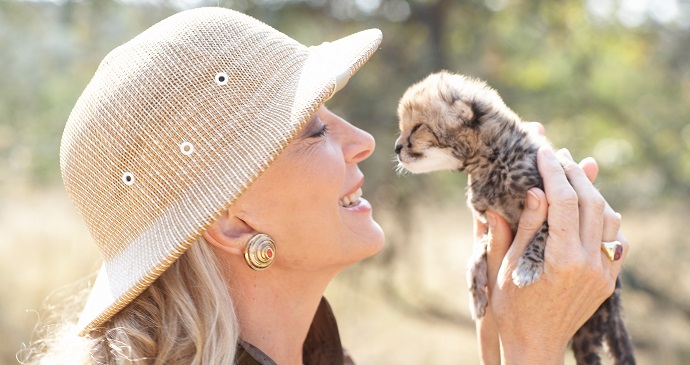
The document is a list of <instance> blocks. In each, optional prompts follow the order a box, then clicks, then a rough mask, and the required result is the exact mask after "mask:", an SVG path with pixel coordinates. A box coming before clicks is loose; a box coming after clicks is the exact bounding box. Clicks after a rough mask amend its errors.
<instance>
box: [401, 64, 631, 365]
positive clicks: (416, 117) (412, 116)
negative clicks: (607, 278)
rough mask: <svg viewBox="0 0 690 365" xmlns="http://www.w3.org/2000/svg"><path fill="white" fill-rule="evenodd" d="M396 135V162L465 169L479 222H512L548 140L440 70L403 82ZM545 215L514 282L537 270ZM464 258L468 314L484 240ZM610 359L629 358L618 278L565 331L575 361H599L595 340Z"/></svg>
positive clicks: (482, 281)
mask: <svg viewBox="0 0 690 365" xmlns="http://www.w3.org/2000/svg"><path fill="white" fill-rule="evenodd" d="M398 117H399V119H400V137H398V139H397V141H396V143H395V153H396V155H397V156H398V161H399V162H400V164H399V168H400V169H406V170H409V171H411V172H413V173H426V172H432V171H437V170H457V171H465V172H467V174H468V175H469V177H470V183H469V187H468V194H467V195H468V205H469V207H470V209H472V210H473V213H474V214H475V216H476V217H478V218H479V219H480V220H482V221H484V222H486V216H485V213H486V210H487V209H493V210H494V211H496V212H497V213H499V214H500V215H501V216H503V217H505V219H506V220H507V222H508V224H509V225H510V227H511V229H512V230H513V232H515V231H516V230H517V225H518V220H519V218H520V213H521V212H522V209H523V208H524V203H525V202H524V199H525V196H526V194H527V191H528V190H529V189H530V188H532V187H538V188H541V189H544V186H543V182H542V179H541V176H540V175H539V171H538V170H537V150H538V149H539V147H540V146H542V145H544V144H546V143H548V142H547V141H546V140H545V139H544V138H543V137H538V136H535V135H532V134H530V133H528V132H527V130H526V129H525V128H524V127H523V125H522V122H521V120H520V118H519V117H518V116H517V115H516V114H515V113H514V112H513V111H512V110H510V109H509V108H508V107H507V106H506V105H505V104H504V103H503V100H502V99H501V97H500V96H499V95H498V93H497V92H496V91H495V90H493V89H492V88H490V87H488V86H487V85H486V84H485V83H484V82H481V81H479V80H475V79H471V78H468V77H465V76H462V75H456V74H451V73H448V72H446V71H442V72H439V73H435V74H431V75H429V76H428V77H427V78H426V79H424V80H422V81H421V82H419V83H417V84H414V85H412V86H410V87H409V88H408V89H407V91H406V92H405V94H404V95H403V97H402V99H401V100H400V103H399V105H398ZM548 234H549V226H548V224H547V222H544V225H543V226H542V227H541V229H539V231H538V232H537V233H536V234H535V235H534V237H533V238H532V240H531V242H530V243H529V244H528V246H527V249H526V250H525V253H524V254H523V256H522V257H521V259H520V262H519V264H518V267H517V268H516V269H515V271H514V272H513V273H512V278H513V281H514V282H515V284H516V285H517V286H519V287H522V286H525V285H529V284H531V283H533V282H535V281H536V280H538V279H539V277H540V276H541V275H542V273H543V270H544V248H545V245H546V241H547V237H548ZM487 243H488V236H487V235H485V236H484V237H482V238H481V242H480V245H477V247H482V250H481V251H479V252H475V253H474V254H473V256H472V258H471V259H470V263H469V265H468V271H467V281H468V286H469V287H470V295H471V299H472V304H471V305H470V309H471V312H472V316H473V318H475V319H477V318H481V317H483V316H484V314H485V313H486V306H487V304H488V299H487V293H486V285H487V280H488V279H487V264H486V245H487ZM604 337H606V342H607V345H608V348H609V352H610V353H611V356H612V358H613V359H614V362H615V364H634V363H635V359H634V357H633V352H632V343H631V340H630V337H629V336H628V333H627V330H626V328H625V326H624V323H623V316H622V308H621V306H620V279H619V280H617V281H616V290H615V292H614V294H613V295H612V296H611V297H610V298H609V299H607V300H606V301H605V302H604V303H603V304H602V305H601V307H600V308H599V309H598V310H597V312H596V313H595V314H594V315H593V316H592V318H590V319H589V321H587V323H585V325H583V327H582V328H581V329H580V330H578V332H577V333H576V334H575V336H574V337H573V341H572V348H573V352H574V354H575V359H576V361H577V363H578V364H599V363H600V358H599V355H598V352H599V350H600V349H601V347H602V342H603V339H604Z"/></svg>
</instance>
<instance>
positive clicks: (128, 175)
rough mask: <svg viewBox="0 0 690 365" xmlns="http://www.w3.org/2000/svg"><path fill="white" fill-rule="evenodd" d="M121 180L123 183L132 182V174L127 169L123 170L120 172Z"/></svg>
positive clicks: (129, 183)
mask: <svg viewBox="0 0 690 365" xmlns="http://www.w3.org/2000/svg"><path fill="white" fill-rule="evenodd" d="M122 182H123V183H125V185H132V184H134V174H133V173H131V172H128V171H127V172H124V173H123V174H122Z"/></svg>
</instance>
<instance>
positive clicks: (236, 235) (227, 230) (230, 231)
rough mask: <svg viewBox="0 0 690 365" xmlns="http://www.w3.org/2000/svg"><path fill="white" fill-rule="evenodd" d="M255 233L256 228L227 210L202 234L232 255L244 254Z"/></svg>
mask: <svg viewBox="0 0 690 365" xmlns="http://www.w3.org/2000/svg"><path fill="white" fill-rule="evenodd" d="M255 234H257V232H256V231H255V230H254V228H252V227H251V226H249V225H248V224H247V223H246V222H245V221H243V220H242V219H240V218H238V217H237V216H235V215H232V214H231V213H230V212H228V211H226V212H224V213H223V214H222V215H221V216H220V217H219V218H218V219H217V220H216V221H215V222H213V223H212V224H211V225H210V226H209V227H208V228H207V229H206V231H204V233H203V234H202V235H203V237H204V239H206V241H207V242H208V243H210V244H211V245H212V246H214V247H216V248H218V249H221V250H223V251H224V252H227V253H229V254H231V255H239V256H243V255H244V248H245V246H246V245H247V242H249V240H250V239H251V238H252V237H253V236H254V235H255Z"/></svg>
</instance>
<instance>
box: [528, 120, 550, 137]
mask: <svg viewBox="0 0 690 365" xmlns="http://www.w3.org/2000/svg"><path fill="white" fill-rule="evenodd" d="M523 125H524V126H525V129H527V131H528V132H529V133H531V134H533V135H535V136H542V137H543V136H545V135H546V132H545V131H544V126H543V125H542V124H541V123H539V122H525V123H524V124H523Z"/></svg>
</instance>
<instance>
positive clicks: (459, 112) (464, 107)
mask: <svg viewBox="0 0 690 365" xmlns="http://www.w3.org/2000/svg"><path fill="white" fill-rule="evenodd" d="M449 109H450V110H449V111H450V114H451V118H452V119H453V121H454V122H455V123H453V124H455V125H453V126H452V127H456V128H457V127H469V128H472V129H477V128H479V126H480V125H481V122H482V116H483V115H484V114H483V113H482V112H481V109H480V108H479V106H478V103H477V102H476V101H475V100H469V101H463V100H460V99H459V98H458V99H457V100H455V101H454V102H453V103H452V104H450V105H449Z"/></svg>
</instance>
